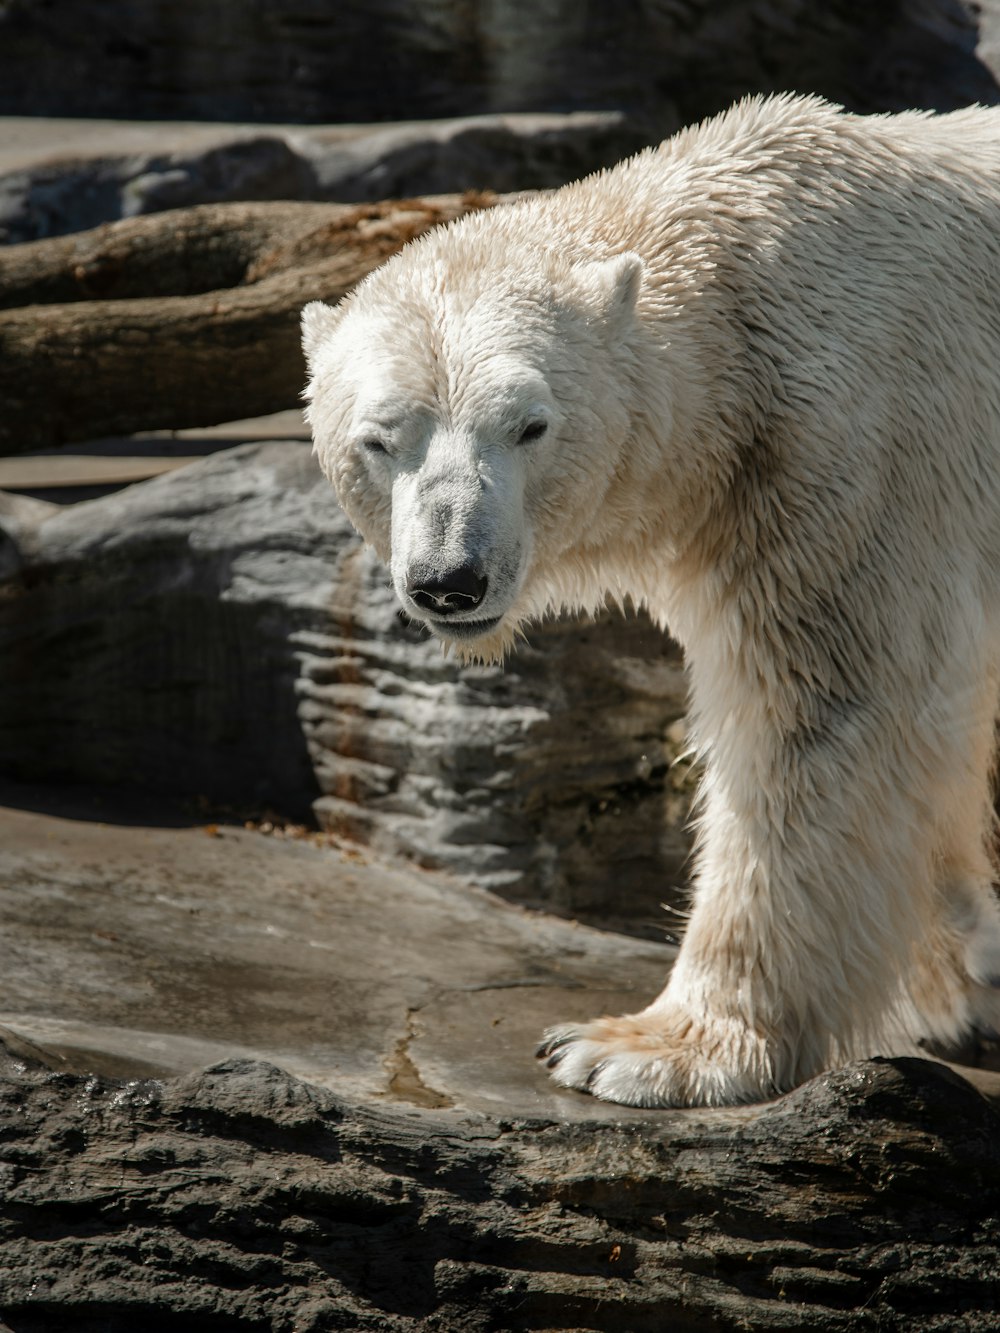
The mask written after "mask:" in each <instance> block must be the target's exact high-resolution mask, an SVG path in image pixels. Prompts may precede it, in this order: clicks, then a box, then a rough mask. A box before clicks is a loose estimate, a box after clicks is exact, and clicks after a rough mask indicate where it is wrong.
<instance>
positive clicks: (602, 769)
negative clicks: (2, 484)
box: [0, 441, 691, 935]
mask: <svg viewBox="0 0 1000 1333" xmlns="http://www.w3.org/2000/svg"><path fill="white" fill-rule="evenodd" d="M0 530H2V532H3V533H4V534H5V543H4V545H3V546H2V547H0V572H2V574H3V582H2V585H0V767H2V770H3V771H4V772H6V773H8V774H10V775H12V776H15V777H17V778H20V779H22V780H35V781H38V780H41V781H46V780H48V781H52V780H63V781H72V782H85V783H109V784H119V785H122V786H126V787H132V786H137V787H140V788H146V789H149V790H153V791H158V792H164V793H174V794H185V795H192V794H193V795H198V796H202V797H204V798H205V799H206V800H208V801H210V802H212V803H214V804H216V805H219V804H226V805H231V806H237V807H241V808H243V809H246V810H248V811H259V810H260V809H261V808H263V807H267V806H270V807H273V808H274V809H276V810H277V811H279V812H282V813H283V814H284V815H285V816H287V817H293V818H296V819H299V818H304V817H307V816H309V815H310V812H312V814H313V815H314V816H315V818H316V819H318V821H319V823H320V825H321V826H322V827H323V828H325V829H327V830H329V831H331V832H334V833H336V834H337V835H338V836H341V837H344V838H349V839H352V840H354V841H359V842H362V843H364V844H366V845H369V846H371V847H373V848H375V849H377V850H378V851H380V852H382V853H384V854H390V855H393V856H405V857H407V858H409V859H411V860H413V861H415V862H416V863H417V864H419V865H422V866H428V867H434V868H437V869H444V870H448V871H450V872H451V873H453V874H455V875H458V876H460V877H462V878H464V879H467V880H474V881H475V882H476V883H477V884H480V885H484V886H488V887H491V888H496V889H502V890H503V892H505V893H507V894H509V895H511V896H513V897H515V898H517V899H519V900H521V901H530V902H536V903H544V904H547V905H549V906H550V907H552V908H555V909H556V910H558V911H560V912H565V913H567V914H570V915H577V916H583V917H587V916H588V915H593V914H595V913H597V914H600V915H601V917H602V919H620V920H622V921H625V922H626V923H628V925H629V928H630V929H634V930H638V931H640V932H645V931H648V932H651V933H652V934H654V935H661V934H662V932H663V929H664V924H665V923H664V919H663V914H662V911H661V907H660V904H661V903H662V902H663V901H664V899H665V898H668V897H670V896H671V893H672V888H673V886H676V885H677V884H678V883H679V882H680V881H682V880H683V878H684V874H685V871H684V863H685V859H686V857H687V855H688V851H689V839H688V836H687V833H686V831H685V830H686V823H687V817H688V809H689V801H690V788H691V776H690V774H689V772H688V766H687V764H686V762H685V761H684V760H683V759H680V756H681V754H682V752H683V749H684V726H683V716H684V707H685V681H684V674H683V666H682V661H681V656H680V651H679V649H678V648H677V646H676V645H675V644H674V643H673V642H672V641H671V640H670V639H669V638H668V637H667V636H666V635H664V634H662V633H660V631H658V630H657V629H655V628H654V627H653V626H652V625H651V624H650V623H649V622H648V620H647V619H646V618H645V617H644V616H642V615H638V614H630V615H628V616H622V615H619V614H613V613H612V612H610V611H609V612H608V613H606V614H605V615H603V616H601V617H599V618H598V619H597V620H596V621H585V622H572V623H571V622H563V621H560V622H554V623H551V624H548V625H545V626H542V627H541V628H539V629H538V630H536V631H533V632H532V633H531V634H530V635H529V639H528V642H527V643H526V644H525V645H523V646H522V647H521V648H520V649H519V651H518V652H517V654H515V655H514V656H513V657H512V659H511V661H510V662H509V663H508V664H507V666H506V668H501V667H499V666H494V667H462V666H460V665H458V664H457V663H456V662H455V661H454V660H451V659H449V658H447V657H445V656H444V655H443V654H442V651H441V648H440V646H439V645H438V644H437V642H436V641H433V640H431V639H429V638H428V637H427V635H426V632H425V631H424V630H423V629H422V628H418V627H416V626H414V625H412V624H410V623H408V622H406V621H405V620H404V619H403V618H402V616H401V615H400V613H399V610H398V606H397V603H396V601H395V597H394V594H393V593H392V591H391V588H390V587H389V586H388V580H387V576H386V573H385V570H384V568H383V567H382V566H381V565H380V563H379V562H378V561H377V560H376V559H375V557H374V556H373V555H372V554H371V553H370V552H368V551H366V550H365V549H364V548H363V546H362V544H361V542H360V540H359V539H358V538H357V536H356V535H355V534H354V532H353V530H352V529H351V528H350V525H349V524H348V522H347V520H346V518H345V517H344V516H343V514H342V512H341V511H340V509H339V507H338V506H337V504H336V501H335V499H334V497H333V493H332V490H331V488H330V486H329V484H328V483H327V482H326V480H325V479H324V478H323V477H322V476H321V474H320V472H319V469H318V467H317V466H316V464H315V462H314V460H313V458H312V455H311V451H310V448H309V446H308V444H307V443H305V442H302V441H281V442H273V443H262V444H249V445H241V446H238V447H237V448H235V449H231V450H226V451H224V452H222V453H219V454H215V455H212V456H211V457H209V458H207V459H204V460H201V461H199V462H197V463H194V464H191V465H189V466H187V467H184V468H182V469H180V470H179V471H176V472H173V473H170V474H168V475H166V476H162V477H159V478H156V479H155V480H152V481H149V482H145V483H142V484H141V485H138V486H133V487H130V488H128V489H126V490H123V491H120V492H118V493H116V494H113V495H109V496H106V497H104V498H102V499H98V500H93V501H88V502H86V503H82V504H77V505H73V506H70V507H68V508H66V509H58V508H56V507H55V506H46V505H44V504H42V503H40V502H37V501H28V500H27V499H21V500H15V499H14V498H13V497H8V498H7V499H6V501H5V503H4V505H3V506H0ZM626 886H627V891H626ZM668 924H669V923H668Z"/></svg>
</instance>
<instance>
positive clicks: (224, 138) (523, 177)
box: [0, 16, 676, 241]
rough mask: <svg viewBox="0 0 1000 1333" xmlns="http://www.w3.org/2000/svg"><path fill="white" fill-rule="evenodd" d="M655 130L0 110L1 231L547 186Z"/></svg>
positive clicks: (513, 118)
mask: <svg viewBox="0 0 1000 1333" xmlns="http://www.w3.org/2000/svg"><path fill="white" fill-rule="evenodd" d="M2 22H3V19H2V16H0V33H2ZM0 44H2V36H0ZM0 63H2V56H0ZM675 127H676V126H675V123H671V124H670V125H669V126H668V127H667V128H669V129H673V128H675ZM645 142H646V136H644V135H643V133H642V132H641V130H640V129H639V128H638V127H637V126H635V125H633V124H631V123H630V122H629V121H628V120H627V118H626V117H625V115H624V114H623V113H621V112H617V111H593V112H587V111H579V112H574V113H570V114H566V115H559V114H534V115H531V114H525V115H505V116H501V115H496V116H482V117H466V118H461V119H457V120H450V121H438V122H435V121H421V122H416V123H412V124H405V125H385V126H380V127H374V128H373V127H363V126H353V127H352V126H338V127H316V128H312V129H307V128H305V127H302V126H295V127H291V126H286V127H282V126H270V127H268V126H222V125H193V124H192V125H183V124H182V125H169V124H168V125H151V124H150V125H144V124H142V123H141V122H133V123H124V124H123V123H120V122H101V121H84V122H80V121H77V122H73V121H65V122H60V121H48V122H44V121H43V122H36V121H32V120H26V119H17V118H14V119H10V120H7V121H2V122H0V241H30V240H36V239H38V238H40V237H46V236H59V235H63V234H64V233H67V232H74V231H80V230H83V229H85V228H88V227H96V226H97V225H98V224H99V223H102V222H109V221H113V220H115V219H116V218H125V217H137V216H139V215H141V214H145V213H157V212H160V211H162V210H164V209H170V208H186V207H188V206H190V205H193V204H205V203H222V202H227V201H231V200H261V199H307V200H333V201H336V202H342V203H349V202H369V201H373V200H377V199H386V198H390V197H394V198H406V197H408V196H410V195H422V194H445V193H449V192H461V191H463V190H467V189H485V188H489V189H492V190H496V191H498V192H504V191H507V190H528V189H546V188H552V187H554V186H557V185H562V184H563V183H564V182H566V181H568V180H572V179H573V178H574V177H577V176H582V175H585V174H586V173H587V172H588V171H593V170H596V169H597V168H598V167H601V166H608V165H610V164H611V163H613V162H616V161H617V160H618V159H619V158H621V157H625V156H627V155H628V154H629V153H630V152H633V151H634V150H635V149H636V148H639V147H641V146H642V144H643V143H645Z"/></svg>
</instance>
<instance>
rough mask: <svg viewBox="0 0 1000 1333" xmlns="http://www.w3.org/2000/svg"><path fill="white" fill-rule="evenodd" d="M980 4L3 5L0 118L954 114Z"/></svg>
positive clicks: (979, 76)
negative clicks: (824, 105) (849, 109)
mask: <svg viewBox="0 0 1000 1333" xmlns="http://www.w3.org/2000/svg"><path fill="white" fill-rule="evenodd" d="M979 9H980V7H979V6H975V7H973V6H972V5H971V4H970V5H968V6H964V5H962V4H961V3H959V0H923V2H922V3H920V4H903V3H889V4H881V5H858V4H856V3H853V0H826V3H824V4H822V5H807V4H802V3H801V0H769V3H761V0H716V3H714V4H709V3H707V0H672V2H671V3H664V2H663V0H625V3H623V4H618V5H614V6H608V5H589V6H579V5H566V4H565V3H563V0H538V2H536V3H533V4H523V3H508V4H492V3H486V2H485V0H473V2H472V3H469V2H468V0H436V3H434V4H430V5H428V4H426V3H421V4H417V3H414V0H379V2H378V3H377V4H372V3H370V0H343V2H342V3H340V4H338V5H336V6H334V7H331V6H330V5H329V4H327V3H324V0H276V2H275V3H271V4H269V5H267V6H255V7H248V6H246V5H245V4H242V3H240V0H216V3H214V4H212V5H211V6H204V5H200V4H197V3H195V2H194V0H186V2H185V3H178V2H177V0H147V3H145V4H143V5H141V6H137V5H133V4H129V3H128V0H50V2H49V3H48V4H46V5H38V4H36V3H32V0H8V3H6V4H5V5H4V6H3V9H2V11H0V109H2V110H4V111H6V112H8V113H10V114H25V113H31V114H41V115H83V116H93V115H111V116H115V115H119V116H120V115H135V114H141V115H144V116H156V117H173V118H201V117H204V118H207V119H226V120H280V121H289V120H291V121H318V120H347V121H351V120H386V119H393V120H399V119H406V120H408V119H413V118H415V117H426V116H452V115H464V114H468V113H470V112H492V111H539V110H560V111H561V110H565V109H567V108H573V107H614V106H623V107H629V108H632V109H634V110H635V111H637V112H639V113H640V114H643V115H645V116H648V117H650V118H651V119H653V120H656V121H659V120H661V119H662V118H663V117H664V116H669V117H672V116H674V115H676V114H677V112H678V111H679V113H680V116H681V118H682V119H684V120H691V119H697V118H698V117H700V116H702V115H705V114H710V113H711V112H713V111H716V110H718V109H719V108H720V107H721V106H723V105H725V104H726V103H727V102H729V101H731V100H732V99H733V97H735V96H739V95H740V94H741V93H744V92H747V91H755V90H771V89H775V88H796V89H798V90H799V91H803V92H804V91H806V90H810V89H811V90H815V91H817V92H822V93H825V94H826V95H827V96H830V97H833V98H834V99H835V100H838V101H845V102H847V103H849V104H851V105H854V106H857V107H859V108H860V109H863V110H871V109H874V108H882V109H895V108H900V107H903V106H909V105H920V106H936V107H947V106H955V105H963V104H965V103H967V102H970V101H975V100H977V99H978V100H988V99H989V98H990V97H991V96H993V95H995V88H994V85H993V82H992V79H991V78H990V76H989V74H988V73H987V71H986V70H985V69H984V68H983V66H982V65H980V64H979V62H978V61H977V60H976V57H975V48H976V40H977V20H978V14H979ZM95 71H100V77H95ZM490 183H491V184H492V185H494V187H495V182H490Z"/></svg>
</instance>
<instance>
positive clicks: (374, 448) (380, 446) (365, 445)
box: [361, 435, 389, 454]
mask: <svg viewBox="0 0 1000 1333" xmlns="http://www.w3.org/2000/svg"><path fill="white" fill-rule="evenodd" d="M361 447H362V449H364V451H365V453H369V454H387V453H388V452H389V450H388V449H387V448H386V447H385V444H384V443H383V442H382V441H381V440H380V439H379V438H378V436H377V435H366V436H365V438H364V439H363V440H362V441H361Z"/></svg>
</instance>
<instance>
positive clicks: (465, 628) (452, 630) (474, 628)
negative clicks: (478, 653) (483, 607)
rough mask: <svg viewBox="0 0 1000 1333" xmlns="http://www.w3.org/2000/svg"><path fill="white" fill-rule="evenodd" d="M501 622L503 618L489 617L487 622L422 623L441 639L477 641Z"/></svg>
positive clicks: (441, 621)
mask: <svg viewBox="0 0 1000 1333" xmlns="http://www.w3.org/2000/svg"><path fill="white" fill-rule="evenodd" d="M501 620H503V616H490V617H489V618H488V619H487V620H462V621H454V620H427V621H425V622H424V623H425V624H426V625H427V626H428V627H429V628H430V629H432V630H433V631H434V633H435V634H436V635H437V636H438V638H441V639H478V638H481V637H482V635H484V634H490V633H491V632H492V631H493V630H495V629H496V627H497V626H498V625H499V624H500V621H501Z"/></svg>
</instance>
